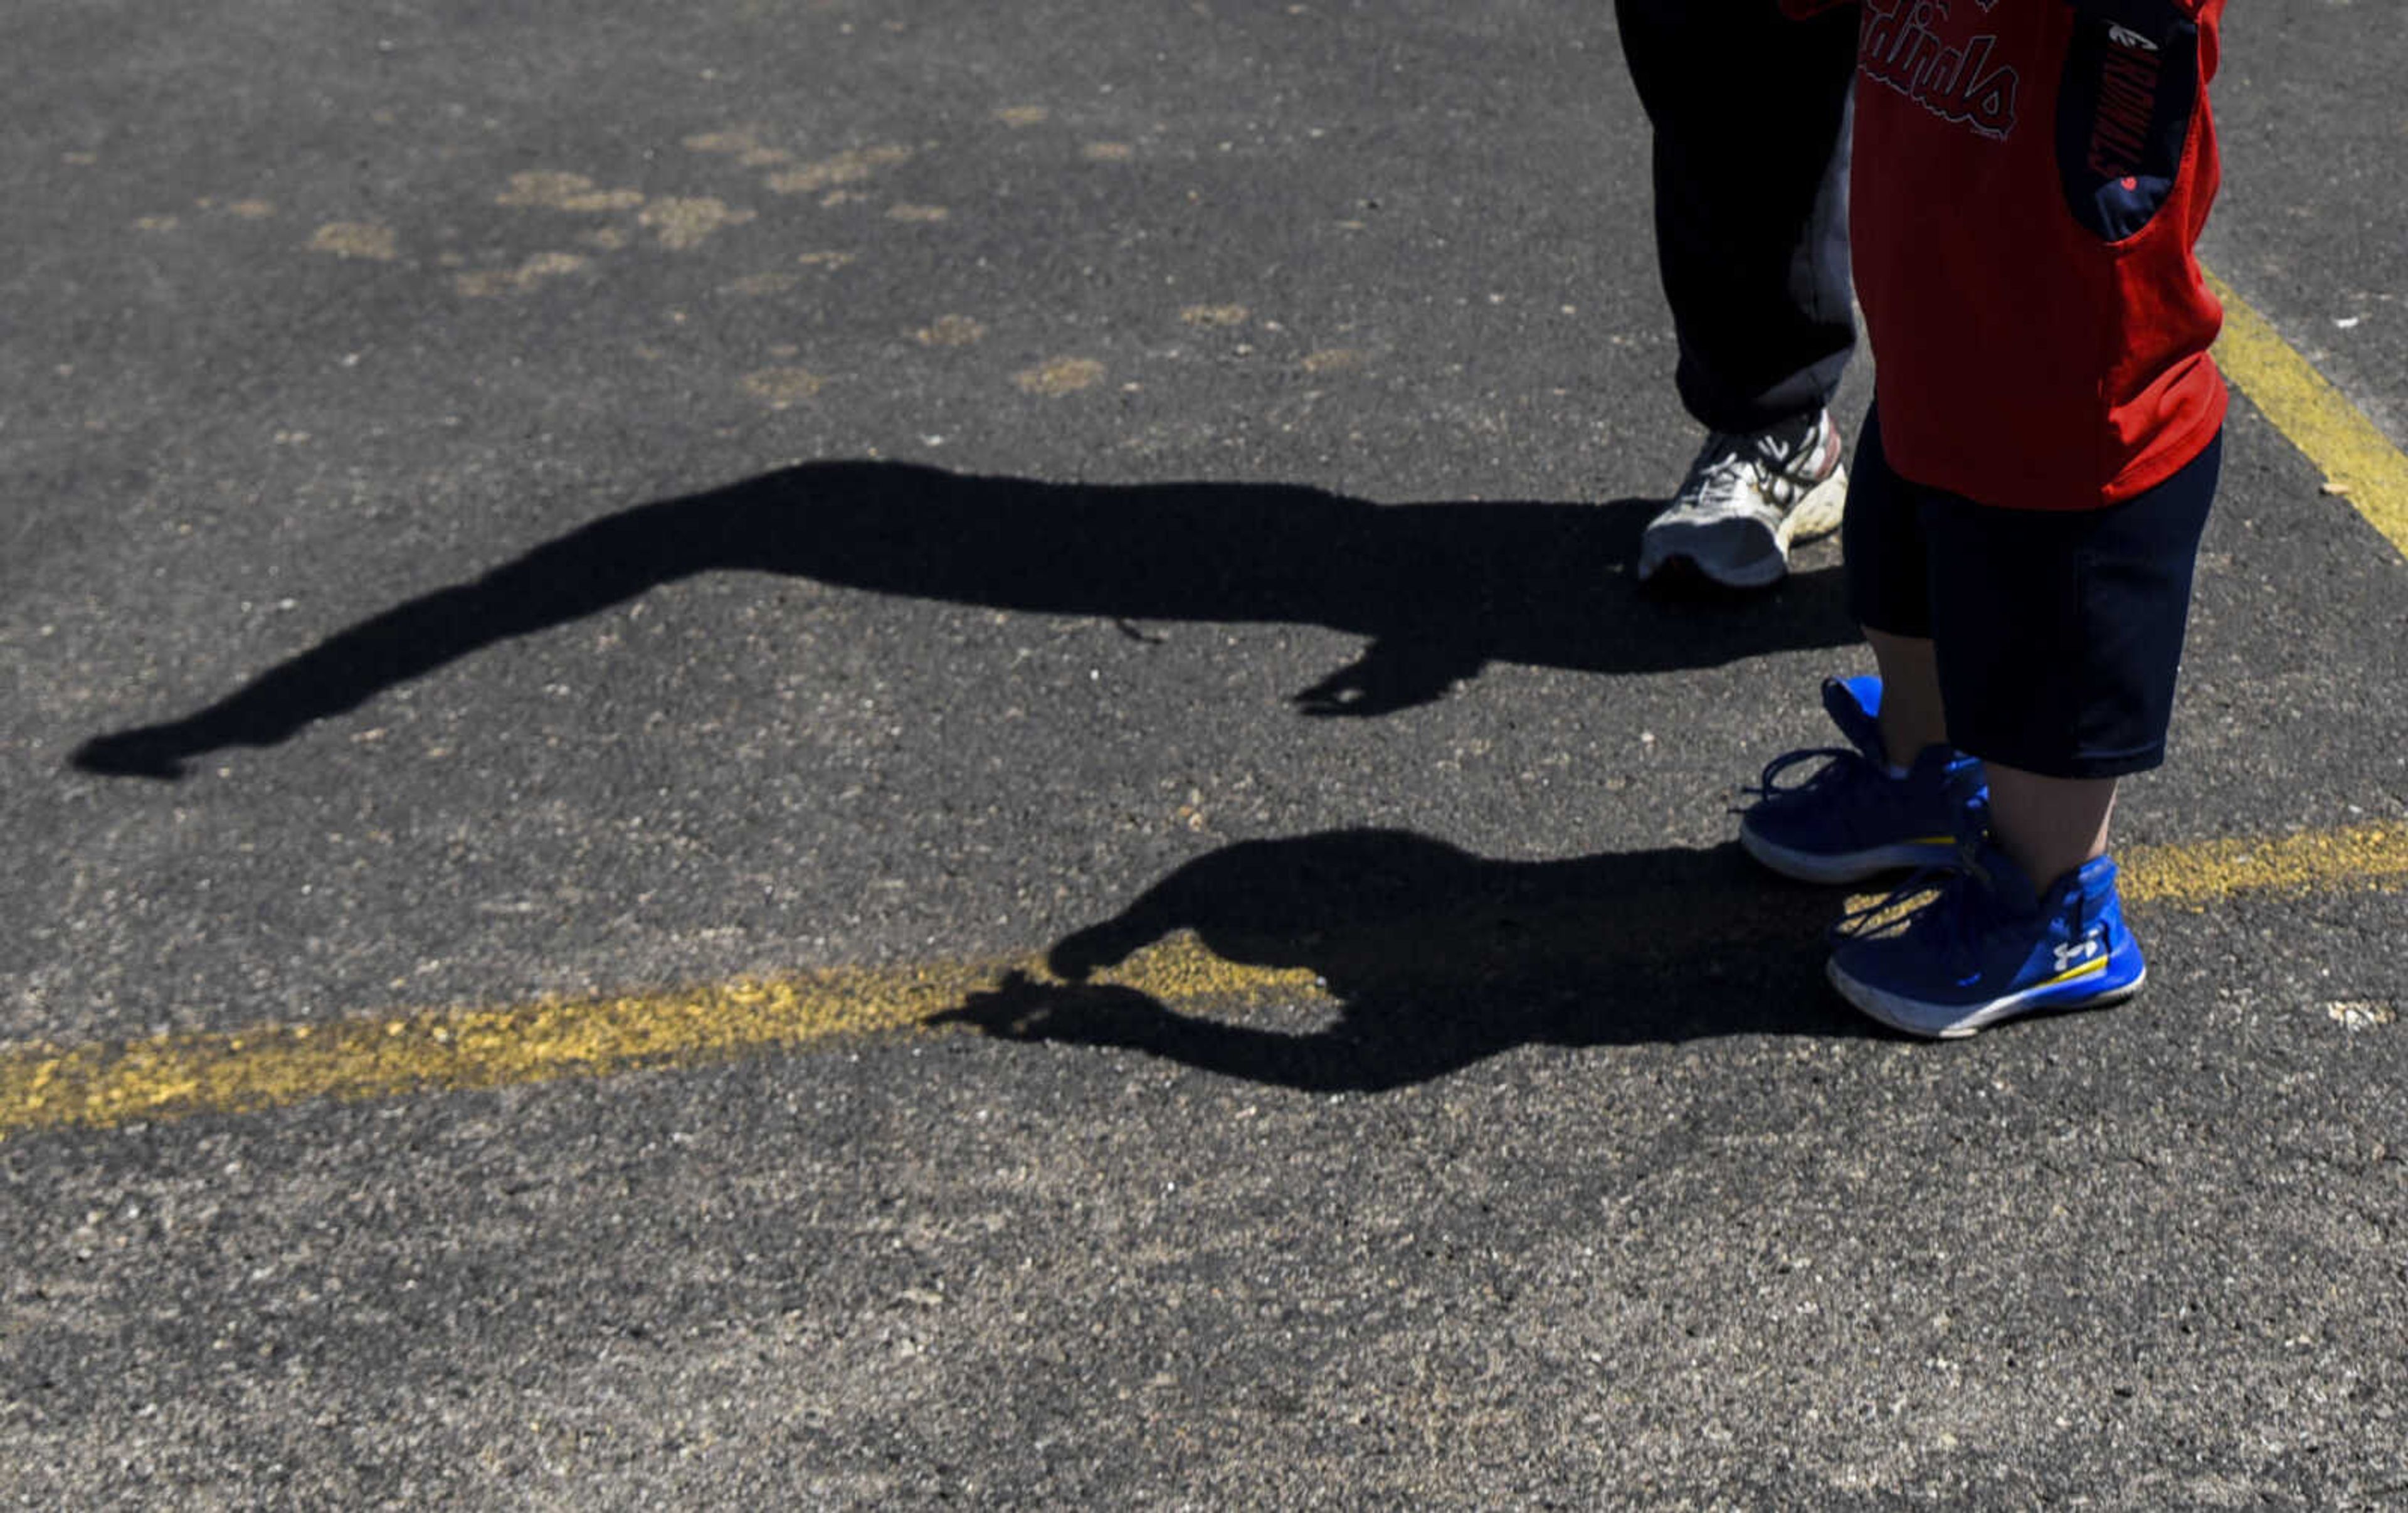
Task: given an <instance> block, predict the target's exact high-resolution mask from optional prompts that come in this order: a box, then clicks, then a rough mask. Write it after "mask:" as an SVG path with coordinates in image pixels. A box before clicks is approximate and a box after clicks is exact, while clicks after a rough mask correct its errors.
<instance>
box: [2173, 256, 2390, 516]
mask: <svg viewBox="0 0 2408 1513" xmlns="http://www.w3.org/2000/svg"><path fill="white" fill-rule="evenodd" d="M2207 281H2208V284H2209V286H2210V287H2212V288H2213V289H2214V291H2215V297H2216V298H2217V299H2219V300H2221V301H2223V303H2224V334H2223V335H2222V336H2221V337H2220V338H2218V339H2217V340H2216V343H2215V359H2216V363H2217V366H2219V367H2222V368H2223V369H2224V371H2225V373H2226V375H2227V376H2228V377H2229V378H2230V379H2231V380H2232V382H2233V383H2234V384H2235V385H2236V386H2237V387H2239V389H2240V390H2241V392H2242V393H2243V394H2244V395H2246V396H2248V397H2249V402H2250V403H2251V404H2253V405H2256V406H2257V409H2258V410H2259V411H2261V412H2263V413H2264V414H2265V416H2266V418H2267V419H2268V420H2270V421H2272V422H2273V423H2274V426H2275V428H2276V429H2277V430H2280V431H2281V432H2282V433H2283V434H2284V435H2285V436H2286V437H2287V438H2289V439H2290V441H2291V444H2292V445H2293V446H2296V447H2298V448H2299V449H2300V451H2301V452H2302V453H2304V454H2307V458H2308V460H2309V461H2310V462H2313V463H2315V465H2316V468H2317V469H2318V470H2319V471H2320V472H2322V473H2323V474H2324V475H2325V478H2326V480H2327V483H2328V485H2329V488H2330V489H2331V491H2332V492H2333V493H2335V494H2337V495H2340V496H2341V497H2343V498H2346V499H2347V500H2348V501H2349V502H2350V503H2351V504H2353V505H2356V506H2357V507H2358V512H2359V513H2361V514H2363V515H2365V516H2366V518H2367V519H2368V520H2369V521H2371V522H2372V524H2373V526H2374V528H2375V529H2376V530H2379V531H2381V532H2382V533H2383V534H2384V536H2385V537H2386V539H2388V540H2390V542H2391V544H2392V545H2393V546H2395V547H2397V548H2399V550H2400V551H2401V554H2402V555H2408V456H2403V455H2402V454H2401V451H2400V449H2399V448H2398V447H2395V446H2393V445H2392V444H2391V441H2390V439H2389V438H2387V437H2386V436H2385V435H2384V434H2383V432H2382V431H2380V430H2379V429H2377V428H2376V427H2375V425H2374V423H2373V422H2372V421H2371V420H2368V419H2367V418H2366V416H2365V415H2364V414H2362V413H2360V412H2359V411H2358V407H2357V406H2355V405H2353V404H2351V403H2350V402H2349V400H2348V399H2347V398H2346V397H2345V396H2343V394H2342V392H2341V391H2340V390H2338V389H2336V388H2334V387H2333V386H2332V384H2331V383H2330V382H2328V381H2327V380H2326V379H2325V377H2324V375H2323V374H2321V373H2319V372H2317V371H2316V370H2315V367H2314V365H2312V364H2310V363H2309V361H2308V360H2307V359H2306V358H2304V357H2302V356H2300V354H2299V353H2298V352H2296V351H2294V350H2293V349H2292V347H2291V345H2290V343H2288V342H2286V341H2285V340H2284V339H2283V338H2282V336H2281V334H2280V333H2279V332H2277V331H2276V330H2275V329H2274V327H2273V324H2272V322H2270V321H2268V320H2267V319H2266V318H2265V317H2264V316H2263V315H2260V314H2258V313H2257V310H2253V309H2252V308H2250V305H2249V303H2248V302H2247V301H2246V300H2244V299H2243V298H2242V297H2241V296H2240V295H2238V294H2236V293H2234V292H2233V290H2232V288H2231V286H2230V285H2229V284H2227V283H2226V282H2225V281H2223V280H2221V279H2219V278H2217V277H2216V276H2215V275H2214V274H2212V273H2211V274H2209V275H2208V280H2207Z"/></svg>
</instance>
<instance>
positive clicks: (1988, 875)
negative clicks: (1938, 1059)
mask: <svg viewBox="0 0 2408 1513" xmlns="http://www.w3.org/2000/svg"><path fill="white" fill-rule="evenodd" d="M1937 875H1938V874H1925V876H1926V878H1929V877H1933V876H1937ZM1924 886H1928V885H1927V883H1926V882H1925V880H1924V879H1917V880H1916V881H1914V882H1912V883H1910V884H1908V885H1907V886H1905V887H1903V888H1901V889H1900V890H1899V892H1898V893H1895V894H1892V895H1891V896H1890V898H1889V900H1888V901H1885V902H1884V903H1881V904H1876V905H1874V906H1873V907H1871V908H1870V909H1866V910H1864V911H1861V912H1860V913H1859V914H1857V915H1851V916H1849V918H1847V919H1843V920H1842V921H1841V924H1840V929H1839V931H1838V932H1837V933H1838V935H1839V942H1838V945H1837V947H1836V949H1834V950H1833V951H1832V953H1831V961H1830V965H1829V967H1828V969H1827V971H1828V975H1829V977H1830V979H1831V986H1832V987H1837V988H1838V989H1839V990H1840V996H1841V997H1842V998H1844V999H1846V1000H1847V1001H1849V1002H1850V1003H1853V1004H1855V1005H1856V1007H1857V1008H1859V1009H1861V1010H1863V1011H1864V1012H1865V1013H1866V1014H1868V1015H1871V1016H1872V1017H1873V1018H1876V1019H1878V1020H1880V1021H1881V1022H1882V1023H1884V1024H1885V1025H1888V1026H1889V1027H1891V1028H1892V1029H1894V1030H1905V1031H1906V1032H1907V1033H1908V1034H1910V1035H1923V1036H1927V1037H1929V1038H1932V1039H1949V1040H1953V1039H1956V1038H1957V1037H1960V1036H1964V1035H1970V1034H1972V1033H1973V1032H1974V1031H1975V1030H1982V1029H1985V1028H1986V1027H1988V1026H1990V1025H1994V1024H1996V1023H1998V1022H1999V1021H2000V1020H2001V1019H2008V1018H2013V1017H2014V1016H2016V1015H2021V1014H2043V1013H2050V1012H2056V1011H2062V1010H2069V1009H2095V1008H2104V1007H2105V1006H2107V1005H2108V1004H2111V1003H2120V1002H2122V1001H2124V1000H2126V999H2128V998H2130V997H2131V996H2132V995H2133V994H2135V993H2137V992H2139V991H2140V990H2141V983H2142V980H2143V978H2144V977H2146V976H2147V975H2148V972H2147V969H2146V967H2144V966H2143V963H2142V961H2141V946H2140V943H2139V942H2137V941H2135V940H2133V938H2132V932H2131V931H2130V930H2129V929H2126V928H2125V926H2124V909H2123V905H2122V903H2121V901H2119V900H2118V899H2117V897H2116V893H2115V863H2114V859H2113V858H2111V857H2099V858H2098V859H2097V860H2095V861H2091V862H2087V863H2085V865H2084V866H2083V867H2082V868H2081V869H2080V870H2079V871H2076V872H2068V873H2067V874H2066V875H2065V876H2063V877H2061V878H2059V879H2057V882H2055V883H2054V884H2052V885H2050V886H2049V887H2048V888H2047V889H2045V890H2044V891H2043V890H2041V889H2038V888H2035V887H2034V886H2032V883H2031V880H2030V879H2029V878H2028V877H2026V876H2025V875H2024V874H2023V872H2022V870H2021V869H2019V868H2017V867H2016V866H2015V864H2014V862H2013V861H2010V860H2009V859H2007V856H2006V854H2005V853H2004V852H2002V851H2000V849H1999V848H1998V847H1997V846H1996V845H1994V844H1992V843H1990V842H1989V841H1988V839H1987V838H1986V837H1980V836H1970V837H1969V838H1968V839H1967V841H1966V842H1965V844H1964V854H1963V856H1962V857H1961V858H1960V863H1959V870H1958V871H1957V872H1953V873H1950V874H1947V875H1945V876H1944V877H1940V880H1939V882H1938V889H1939V890H1938V892H1937V894H1936V895H1935V896H1934V897H1933V898H1932V899H1931V900H1930V901H1928V902H1926V903H1924V904H1922V905H1921V906H1920V907H1917V908H1915V909H1914V911H1913V912H1912V913H1907V914H1903V915H1901V914H1900V913H1899V910H1900V908H1902V907H1903V905H1904V904H1905V903H1906V902H1907V901H1908V896H1909V895H1911V894H1913V893H1914V892H1915V891H1917V890H1918V889H1919V888H1921V887H1924Z"/></svg>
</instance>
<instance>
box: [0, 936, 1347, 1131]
mask: <svg viewBox="0 0 2408 1513" xmlns="http://www.w3.org/2000/svg"><path fill="white" fill-rule="evenodd" d="M1043 972H1044V968H1043V966H1042V965H1041V963H1039V962H1038V961H1037V960H1035V959H1033V958H1032V959H1024V960H1010V961H993V962H984V963H960V964H944V963H939V964H937V965H934V966H927V967H899V968H892V969H885V970H880V969H874V968H865V969H859V970H852V971H844V970H839V971H828V972H816V973H803V974H800V975H797V976H794V977H789V978H783V979H780V980H777V981H742V982H733V983H725V984H715V985H710V986H707V987H695V988H687V989H681V990H677V991H672V992H661V993H639V994H630V995H625V996H622V997H612V998H595V999H584V1000H545V1001H538V1002H535V1003H527V1004H521V1005H517V1006H514V1007H509V1008H499V1009H479V1010H451V1011H436V1012H431V1013H424V1014H414V1015H408V1016H399V1017H392V1018H384V1019H362V1020H347V1021H341V1022H337V1023H334V1024H319V1025H262V1026H258V1027H255V1028H252V1029H249V1030H236V1031H234V1032H232V1033H224V1034H188V1035H169V1036H160V1037H156V1038H153V1039H150V1040H140V1041H134V1042H131V1043H129V1044H124V1045H88V1046H81V1047H78V1048H75V1049H71V1050H57V1049H54V1048H51V1047H46V1046H34V1047H28V1048H24V1049H21V1050H16V1051H11V1052H6V1053H0V1139H6V1138H7V1137H8V1136H10V1135H13V1134H22V1133H25V1132H27V1131H36V1130H44V1129H60V1128H66V1127H74V1126H79V1127H82V1128H86V1129H113V1128H116V1127H119V1126H122V1125H126V1124H132V1123H137V1122H142V1121H158V1120H167V1119H177V1118H189V1117H194V1116H197V1115H203V1114H243V1113H254V1112H257V1111H260V1110H263V1109H270V1108H279V1107H284V1106H287V1105H290V1104H294V1103H299V1102H308V1101H309V1100H312V1099H320V1098H328V1099H334V1100H337V1101H338V1102H359V1101H362V1100H366V1099H376V1098H392V1097H397V1096H400V1095H403V1094H407V1093H415V1092H425V1091H434V1090H445V1091H453V1090H467V1089H474V1088H503V1087H517V1086H522V1085H525V1084H529V1083H538V1082H550V1081H553V1080H556V1079H559V1078H562V1077H571V1076H602V1075H607V1074H611V1073H618V1072H630V1071H638V1070H641V1069H644V1068H647V1067H666V1066H697V1065H705V1064H709V1063H712V1062H720V1061H726V1060H732V1059H736V1058H738V1057H740V1056H744V1055H749V1054H758V1053H760V1052H764V1051H777V1050H789V1051H791V1050H794V1049H797V1048H799V1047H802V1046H804V1045H813V1044H821V1043H826V1042H831V1041H842V1040H848V1039H858V1038H861V1037H864V1036H868V1035H879V1034H896V1033H900V1032H905V1031H910V1030H919V1029H923V1028H925V1026H926V1025H927V1024H928V1022H929V1021H930V1020H932V1019H934V1018H936V1017H937V1016H939V1015H940V1014H943V1013H945V1012H946V1011H947V1010H950V1009H953V1008H957V1007H959V1006H960V1005H961V1004H962V1003H963V1002H965V1001H968V999H970V998H971V997H973V996H974V995H976V994H978V993H981V992H983V991H986V990H988V989H990V988H992V987H995V986H996V983H998V982H1001V981H1003V980H1005V979H1006V978H1008V977H1010V976H1011V974H1012V973H1022V974H1024V975H1030V976H1038V975H1042V973H1043ZM1096 980H1097V982H1098V983H1101V984H1105V985H1107V986H1121V987H1134V988H1136V989H1137V990H1139V991H1141V992H1144V993H1147V994H1149V995H1151V996H1154V997H1156V998H1160V999H1164V1000H1166V1001H1215V1002H1236V1001H1240V1000H1246V999H1255V1000H1260V999H1264V998H1267V997H1273V996H1276V997H1277V998H1279V999H1281V1000H1283V1001H1295V1000H1297V999H1299V998H1310V997H1311V996H1312V994H1313V992H1314V990H1315V989H1314V987H1313V977H1312V973H1310V972H1301V971H1266V970H1263V969H1260V968H1254V967H1246V966H1240V965H1237V964H1234V963H1231V962H1227V961H1224V960H1222V959H1221V958H1219V957H1216V956H1214V955H1212V953H1211V952H1210V951H1207V950H1205V949H1204V948H1203V947H1202V946H1201V945H1199V944H1197V943H1196V942H1195V941H1194V940H1193V939H1192V938H1187V937H1181V938H1178V939H1175V940H1172V941H1168V942H1165V943H1163V944H1159V945H1156V946H1154V947H1153V948H1152V949H1150V950H1148V951H1145V952H1143V953H1140V955H1139V956H1138V957H1136V958H1132V959H1131V961H1130V962H1129V963H1128V964H1127V965H1126V966H1125V968H1124V969H1123V970H1121V971H1119V972H1116V973H1108V974H1103V975H1099V976H1098V977H1097V979H1096Z"/></svg>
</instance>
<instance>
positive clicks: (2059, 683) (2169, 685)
mask: <svg viewBox="0 0 2408 1513" xmlns="http://www.w3.org/2000/svg"><path fill="white" fill-rule="evenodd" d="M2223 454H2224V438H2223V437H2222V435H2221V434H2219V435H2218V436H2217V437H2216V439H2214V440H2213V441H2211V442H2209V443H2208V446H2207V449H2206V450H2205V451H2204V452H2201V453H2200V454H2199V455H2198V456H2197V457H2196V458H2194V459H2192V461H2190V462H2189V463H2188V464H2186V466H2185V467H2184V468H2182V470H2181V471H2180V472H2177V473H2175V474H2174V475H2173V476H2172V477H2171V478H2169V479H2167V480H2166V481H2165V482H2164V483H2160V484H2158V485H2157V487H2155V488H2153V489H2150V490H2149V491H2148V492H2146V493H2144V494H2141V495H2138V496H2136V497H2132V498H2130V499H2127V500H2125V501H2124V502H2122V503H2120V504H2114V505H2109V506H2107V507H2106V508H2104V509H2099V510H2068V511H2062V512H2057V511H2047V512H2043V511H2031V510H2001V509H1998V508H1995V507H1991V506H1987V505H1982V504H1976V503H1975V502H1973V501H1972V500H1971V499H1968V498H1965V497H1962V496H1961V495H1956V494H1949V493H1946V492H1944V491H1942V490H1940V489H1935V488H1927V487H1925V486H1924V485H1922V484H1920V483H1910V482H1909V481H1907V480H1906V479H1903V478H1900V477H1899V476H1898V474H1896V473H1894V472H1892V471H1891V470H1890V467H1889V462H1888V459H1887V458H1886V456H1885V454H1883V451H1882V440H1881V419H1880V415H1879V412H1878V411H1875V412H1874V413H1871V414H1868V415H1867V416H1866V417H1865V425H1864V434H1863V436H1862V438H1861V439H1859V441H1858V442H1857V446H1856V464H1855V467H1854V469H1853V470H1852V472H1851V474H1850V477H1849V479H1848V510H1847V515H1846V519H1845V522H1844V524H1843V525H1842V536H1841V540H1842V543H1843V549H1844V551H1845V553H1846V556H1847V565H1848V604H1849V608H1850V609H1851V610H1852V611H1853V612H1855V614H1856V621H1857V623H1858V624H1859V625H1863V626H1868V627H1871V628H1872V629H1875V630H1881V631H1886V632H1888V633H1889V634H1891V635H1894V636H1911V637H1914V638H1917V639H1926V638H1928V640H1929V641H1931V642H1932V644H1933V650H1934V652H1935V653H1936V654H1937V656H1938V659H1939V664H1940V698H1941V703H1942V709H1943V710H1944V712H1945V713H1946V717H1947V721H1948V739H1949V742H1950V743H1951V744H1953V745H1955V746H1956V747H1957V749H1958V750H1960V751H1965V752H1970V753H1971V754H1972V755H1973V756H1976V757H1981V758H1982V759H1983V760H1985V761H1991V762H1998V763H2000V764H2001V765H2004V766H2007V767H2014V768H2020V769H2022V770H2023V771H2028V772H2037V773H2039V774H2040V775H2042V776H2043V777H2062V778H2107V777H2120V776H2122V775H2123V774H2125V773H2127V772H2139V771H2146V770H2147V769H2149V768H2152V767H2156V766H2157V765H2158V764H2159V763H2161V762H2163V761H2164V760H2165V755H2166V727H2167V725H2168V724H2169V723H2170V722H2171V719H2172V716H2173V702H2174V678H2175V674H2176V672H2177V670H2179V669H2180V667H2181V665H2182V650H2183V631H2184V628H2185V627H2186V624H2187V622H2188V619H2189V614H2190V588H2191V569H2192V567H2193V565H2194V564H2195V563H2196V561H2197V560H2198V556H2199V540H2200V533H2201V532H2202V531H2203V530H2205V529H2206V527H2207V512H2208V506H2209V505H2210V504H2211V503H2212V502H2213V501H2214V497H2215V479H2216V472H2217V470H2218V468H2220V467H2221V465H2222V461H2223Z"/></svg>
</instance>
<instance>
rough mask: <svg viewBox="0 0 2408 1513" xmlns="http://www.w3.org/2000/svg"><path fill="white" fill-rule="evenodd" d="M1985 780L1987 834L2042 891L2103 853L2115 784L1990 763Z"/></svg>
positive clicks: (2110, 779)
mask: <svg viewBox="0 0 2408 1513" xmlns="http://www.w3.org/2000/svg"><path fill="white" fill-rule="evenodd" d="M1985 765H1986V766H1987V768H1988V771H1989V778H1990V834H1991V837H1992V839H1994V840H1996V841H1997V842H1998V843H1999V849H2000V850H2001V851H2003V852H2005V853H2006V854H2007V857H2008V859H2009V860H2011V861H2013V862H2014V864H2015V865H2016V866H2018V867H2020V868H2022V869H2023V873H2024V875H2025V876H2026V877H2028V878H2030V879H2031V880H2032V886H2035V887H2037V888H2039V889H2040V890H2041V891H2042V893H2045V892H2047V891H2048V887H2049V885H2050V884H2052V883H2054V882H2056V881H2057V879H2058V878H2060V877H2063V876H2064V875H2065V874H2066V873H2068V872H2072V871H2074V870H2075V869H2076V868H2078V867H2080V866H2081V865H2082V864H2083V863H2084V862H2085V861H2088V860H2090V859H2091V858H2092V857H2103V856H2105V855H2106V854H2107V823H2108V820H2109V818H2110V817H2111V816H2112V815H2113V814H2114V812H2115V780H2114V778H2112V777H2109V778H2063V777H2042V776H2041V775H2040V774H2039V773H2037V772H2026V771H2018V770H2017V769H2015V768H2012V767H2000V765H1999V764H1998V763H1996V762H1990V763H1987V764H1985Z"/></svg>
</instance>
